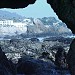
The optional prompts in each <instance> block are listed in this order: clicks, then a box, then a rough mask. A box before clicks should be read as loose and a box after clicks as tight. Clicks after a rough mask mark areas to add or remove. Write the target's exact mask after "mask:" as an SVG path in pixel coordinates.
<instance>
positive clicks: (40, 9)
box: [0, 0, 58, 19]
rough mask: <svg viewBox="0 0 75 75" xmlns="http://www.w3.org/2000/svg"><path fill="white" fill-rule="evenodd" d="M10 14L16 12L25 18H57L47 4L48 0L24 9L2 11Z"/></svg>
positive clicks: (40, 0) (37, 1)
mask: <svg viewBox="0 0 75 75" xmlns="http://www.w3.org/2000/svg"><path fill="white" fill-rule="evenodd" d="M0 10H6V11H9V12H16V13H18V14H20V15H22V16H25V17H33V18H42V17H56V18H57V19H58V17H57V15H56V14H55V13H54V11H53V9H52V8H51V7H50V5H49V4H47V1H46V0H36V2H35V3H34V4H31V5H28V6H27V7H26V8H23V9H5V8H4V9H0Z"/></svg>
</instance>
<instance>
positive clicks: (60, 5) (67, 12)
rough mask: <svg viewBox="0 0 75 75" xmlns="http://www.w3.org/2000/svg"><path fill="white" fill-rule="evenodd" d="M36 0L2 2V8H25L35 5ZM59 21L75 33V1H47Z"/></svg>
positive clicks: (0, 6) (7, 0)
mask: <svg viewBox="0 0 75 75" xmlns="http://www.w3.org/2000/svg"><path fill="white" fill-rule="evenodd" d="M35 1H36V0H25V1H24V0H20V1H16V0H13V1H11V0H2V1H1V2H0V8H12V9H18V8H25V7H27V6H28V5H29V4H34V3H35ZM47 3H48V4H50V5H51V7H52V8H53V10H54V12H55V13H56V14H57V15H58V17H59V19H61V20H62V21H63V22H65V23H66V25H67V27H68V28H70V29H71V30H72V32H73V33H75V21H74V20H75V16H74V14H75V0H47Z"/></svg>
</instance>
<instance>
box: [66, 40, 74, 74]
mask: <svg viewBox="0 0 75 75" xmlns="http://www.w3.org/2000/svg"><path fill="white" fill-rule="evenodd" d="M67 63H68V66H69V70H70V72H71V75H75V39H74V40H73V41H72V43H71V45H70V50H69V52H68V56H67Z"/></svg>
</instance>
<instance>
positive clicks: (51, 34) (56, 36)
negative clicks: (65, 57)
mask: <svg viewBox="0 0 75 75" xmlns="http://www.w3.org/2000/svg"><path fill="white" fill-rule="evenodd" d="M0 38H1V41H0V45H1V47H2V49H3V51H4V52H5V54H6V56H7V58H8V59H11V60H12V61H13V63H18V59H20V58H21V57H23V56H26V58H28V57H29V58H30V57H32V58H34V59H41V60H43V61H46V59H47V58H48V59H50V60H52V62H54V61H55V53H56V52H57V47H59V46H62V47H63V48H64V49H65V52H68V50H69V47H70V43H71V42H72V40H73V39H74V38H75V36H74V35H73V34H72V32H71V30H69V29H68V28H67V26H66V24H65V23H63V22H62V21H61V20H59V19H58V16H57V15H56V14H55V13H54V11H53V9H52V8H51V7H50V5H49V4H48V3H47V1H46V0H36V2H35V3H34V4H32V5H28V6H27V7H25V8H19V9H9V8H8V9H6V8H4V9H0ZM40 50H41V51H40ZM36 56H37V57H36ZM39 56H40V57H39ZM49 56H50V57H49ZM42 58H44V59H42ZM31 62H32V61H31ZM32 63H33V62H32ZM25 64H27V65H28V64H30V63H28V62H27V63H25ZM23 65H24V64H23ZM24 66H25V67H26V68H25V69H26V71H27V70H28V71H27V72H25V73H27V74H28V72H29V71H30V69H28V68H27V66H26V65H24ZM33 66H36V65H33ZM33 66H32V64H31V65H30V66H29V68H31V67H33ZM19 67H20V68H21V65H19ZM22 67H23V66H22ZM23 68H24V67H23ZM18 69H19V68H18ZM32 71H33V72H34V69H33V70H32ZM30 73H32V72H31V71H30Z"/></svg>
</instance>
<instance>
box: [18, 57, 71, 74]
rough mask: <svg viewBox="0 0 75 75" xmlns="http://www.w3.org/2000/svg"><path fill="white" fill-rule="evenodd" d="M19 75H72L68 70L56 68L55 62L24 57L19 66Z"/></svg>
mask: <svg viewBox="0 0 75 75" xmlns="http://www.w3.org/2000/svg"><path fill="white" fill-rule="evenodd" d="M17 74H24V75H70V74H69V72H68V70H60V69H58V68H56V66H55V65H54V64H53V62H51V61H49V62H46V61H43V60H39V59H33V58H28V56H27V57H23V58H21V59H19V61H18V64H17Z"/></svg>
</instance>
